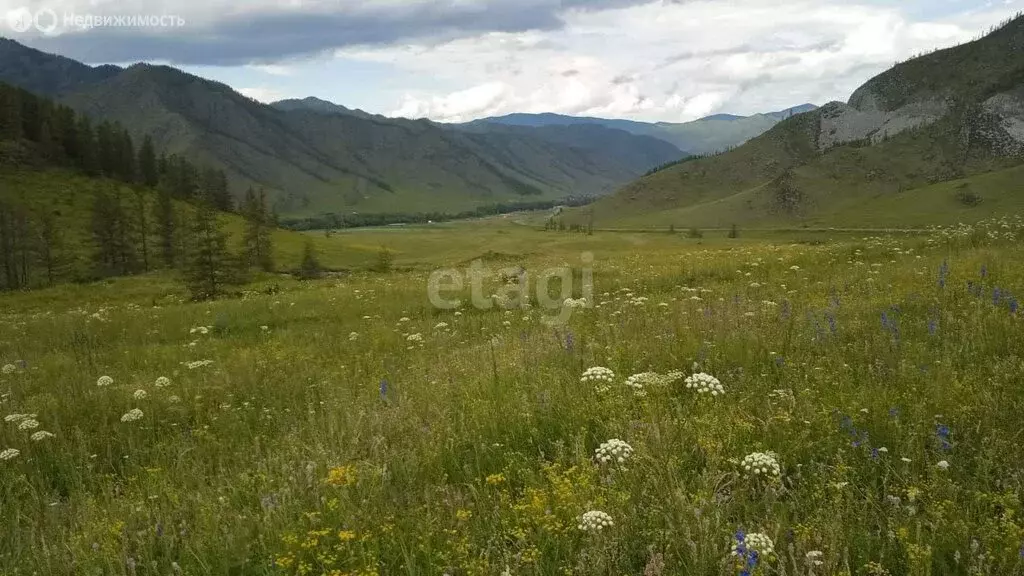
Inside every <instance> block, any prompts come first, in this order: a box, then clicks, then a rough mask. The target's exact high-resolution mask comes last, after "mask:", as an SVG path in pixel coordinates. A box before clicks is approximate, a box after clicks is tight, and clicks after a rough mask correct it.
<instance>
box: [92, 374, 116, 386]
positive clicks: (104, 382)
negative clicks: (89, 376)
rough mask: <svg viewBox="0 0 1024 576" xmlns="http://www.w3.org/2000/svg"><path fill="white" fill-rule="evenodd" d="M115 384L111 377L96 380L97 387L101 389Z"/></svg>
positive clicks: (101, 377)
mask: <svg viewBox="0 0 1024 576" xmlns="http://www.w3.org/2000/svg"><path fill="white" fill-rule="evenodd" d="M113 383H114V379H113V378H111V377H110V376H100V377H99V378H97V379H96V385H97V386H99V387H100V388H105V387H107V386H110V385H111V384H113Z"/></svg>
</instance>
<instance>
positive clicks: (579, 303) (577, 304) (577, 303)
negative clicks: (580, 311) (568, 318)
mask: <svg viewBox="0 0 1024 576" xmlns="http://www.w3.org/2000/svg"><path fill="white" fill-rule="evenodd" d="M562 306H565V307H566V308H586V307H587V299H586V298H579V299H576V300H574V299H572V298H566V299H565V300H564V301H562Z"/></svg>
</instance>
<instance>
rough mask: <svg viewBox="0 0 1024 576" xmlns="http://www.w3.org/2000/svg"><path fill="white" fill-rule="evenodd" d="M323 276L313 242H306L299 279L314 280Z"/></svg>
mask: <svg viewBox="0 0 1024 576" xmlns="http://www.w3.org/2000/svg"><path fill="white" fill-rule="evenodd" d="M321 275H323V270H321V268H320V259H319V258H318V257H317V255H316V248H315V247H314V246H313V241H312V240H306V244H305V245H304V246H303V248H302V263H301V264H300V266H299V278H302V279H303V280H314V279H316V278H319V277H320V276H321Z"/></svg>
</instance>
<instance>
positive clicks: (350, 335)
mask: <svg viewBox="0 0 1024 576" xmlns="http://www.w3.org/2000/svg"><path fill="white" fill-rule="evenodd" d="M348 339H349V342H355V341H356V340H359V332H349V333H348Z"/></svg>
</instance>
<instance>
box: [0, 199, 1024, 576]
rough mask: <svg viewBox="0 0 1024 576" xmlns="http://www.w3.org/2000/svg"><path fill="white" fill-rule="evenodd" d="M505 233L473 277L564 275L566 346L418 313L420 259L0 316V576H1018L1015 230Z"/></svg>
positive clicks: (504, 310)
mask: <svg viewBox="0 0 1024 576" xmlns="http://www.w3.org/2000/svg"><path fill="white" fill-rule="evenodd" d="M419 233H420V232H418V231H417V230H416V229H415V228H410V229H408V230H403V231H396V232H392V234H393V235H396V236H397V235H406V237H408V238H410V240H409V242H415V241H417V240H416V236H415V235H416V234H419ZM473 233H474V232H473V230H472V229H471V228H470V229H452V230H450V231H448V232H447V234H450V235H451V239H450V240H448V241H449V242H451V244H452V245H453V246H455V245H459V246H464V245H465V244H466V242H468V240H466V238H467V237H468V236H469V235H472V234H473ZM352 234H353V235H355V234H359V233H358V232H354V233H352ZM509 234H520V235H522V236H523V237H529V238H530V239H531V240H532V241H531V243H530V251H529V252H524V253H520V254H511V255H510V254H507V253H503V254H502V253H498V254H496V253H494V252H485V251H483V250H481V251H480V256H479V258H481V259H484V260H485V261H486V260H490V262H489V263H490V264H491V266H492V267H493V268H495V269H497V268H501V267H502V266H504V265H511V266H522V269H523V270H526V271H531V270H537V269H544V268H550V267H556V266H559V265H561V264H563V263H565V265H566V266H569V267H570V268H572V270H573V272H574V273H573V274H572V275H571V276H569V278H572V279H575V278H579V277H580V274H579V270H577V269H576V268H575V267H576V266H578V265H579V264H578V263H579V261H580V253H581V252H583V251H587V252H589V253H592V254H593V263H592V274H593V293H592V294H591V295H590V296H589V299H586V298H587V297H586V296H585V295H584V294H583V293H582V292H580V290H579V287H578V286H576V285H569V286H556V285H555V284H554V283H553V284H552V285H551V286H550V288H551V290H552V291H555V290H556V289H557V288H559V287H561V288H566V289H567V290H566V291H565V292H564V293H562V296H565V298H564V299H563V300H562V302H563V303H562V306H564V307H567V308H568V309H569V310H568V312H570V313H567V314H565V315H564V316H565V318H566V321H565V322H563V323H551V322H549V321H545V320H546V319H548V318H550V316H551V315H552V311H551V310H544V309H543V308H542V307H541V306H539V305H538V303H537V301H536V298H535V296H533V294H534V293H535V292H527V294H529V295H530V296H529V297H528V298H526V299H524V300H523V301H517V302H513V303H510V302H507V301H500V302H496V303H495V304H494V305H493V306H479V305H473V304H472V300H471V299H470V298H469V290H470V286H468V285H467V286H463V290H462V297H461V300H462V305H461V306H452V307H447V308H438V307H435V306H433V305H432V304H431V302H430V298H429V296H428V291H427V285H428V283H429V278H430V275H431V273H432V271H433V270H434V269H436V268H437V267H441V266H456V265H459V266H461V265H464V264H465V260H464V258H463V255H461V254H460V255H458V256H452V255H451V254H449V253H446V252H445V251H444V250H442V249H440V246H441V243H442V242H443V241H444V240H443V239H442V238H440V237H439V236H438V235H437V234H434V233H432V236H431V237H430V241H431V242H432V243H433V244H432V247H433V248H434V249H436V253H435V255H434V256H431V258H433V260H427V259H424V260H419V261H416V262H413V261H408V262H404V263H403V261H402V252H401V250H398V251H396V253H397V255H398V260H397V263H396V266H395V267H394V268H393V269H391V270H389V271H378V272H372V271H359V270H355V271H351V272H350V273H348V274H339V275H335V276H334V277H331V278H328V279H324V280H319V281H310V282H299V281H291V280H287V279H274V280H267V282H273V283H274V284H275V289H273V290H263V289H261V287H260V286H259V285H256V286H254V287H253V288H252V289H251V290H250V291H249V292H246V293H244V294H242V295H241V296H240V297H237V298H231V299H224V300H220V301H215V302H207V303H192V302H189V301H187V299H186V298H184V297H183V295H182V294H181V293H180V288H178V287H177V286H176V285H175V284H174V283H173V282H170V281H165V280H162V279H160V278H159V277H156V278H152V277H138V278H125V279H118V280H116V281H113V282H112V283H111V284H98V285H93V286H85V287H66V288H54V289H50V290H49V291H45V292H43V293H42V294H40V293H30V294H12V295H9V296H5V297H4V298H3V301H2V302H3V306H2V308H0V310H2V312H0V365H2V370H0V414H2V416H3V421H2V422H0V523H2V530H0V574H3V575H5V576H15V575H17V576H22V575H24V576H27V575H46V576H49V575H65V574H67V575H72V574H74V575H78V574H82V575H115V574H116V575H121V574H127V575H132V576H142V575H147V576H150V575H151V576H157V575H159V576H167V575H172V576H173V575H206V574H217V575H222V574H231V575H249V574H253V575H289V576H291V575H296V576H371V575H379V576H391V575H410V576H411V575H441V574H446V575H451V576H458V575H466V576H478V575H479V576H484V575H538V576H539V575H573V574H579V575H591V574H592V575H608V576H612V575H614V576H623V575H638V576H639V575H644V576H658V575H722V574H727V575H728V574H732V575H789V576H797V575H808V576H810V575H850V576H853V575H873V576H877V575H885V574H891V575H904V574H906V575H930V574H934V575H947V574H965V575H966V574H970V575H975V574H978V575H980V574H992V575H1001V574H1024V512H1022V507H1024V502H1022V498H1024V447H1022V442H1021V434H1022V422H1024V319H1022V316H1021V311H1020V310H1019V302H1018V297H1019V296H1018V295H1020V296H1024V246H1022V244H1021V241H1022V239H1024V221H1022V220H1021V219H1018V218H1006V219H1002V220H992V221H987V222H982V223H979V224H975V225H970V226H967V225H963V226H958V227H951V228H936V229H932V230H928V231H918V232H915V233H901V234H894V235H887V234H882V233H855V232H849V233H838V232H837V233H835V234H829V233H823V234H820V235H819V236H817V237H814V238H811V237H810V236H801V235H799V234H797V233H793V234H781V233H780V234H774V235H766V236H765V237H763V238H757V237H755V236H754V235H753V234H752V235H751V237H746V236H745V235H741V237H740V238H735V239H727V238H724V235H723V238H720V239H715V238H707V237H706V238H704V239H691V238H683V237H681V236H677V235H669V234H664V233H659V234H651V233H648V234H633V235H630V234H625V233H620V234H616V233H610V232H609V233H602V232H598V233H596V234H594V235H593V236H585V235H580V236H579V237H578V239H575V240H573V241H572V242H567V241H564V240H562V239H561V238H562V236H558V238H559V239H558V240H557V241H555V240H552V239H553V238H555V235H553V234H551V235H549V234H546V233H543V232H540V231H533V230H530V231H512V232H509ZM338 236H339V237H341V238H342V239H343V240H344V239H345V238H344V237H345V236H346V235H345V234H339V235H338ZM486 281H487V282H488V283H489V284H488V289H489V291H493V290H497V289H498V288H499V287H500V285H501V284H502V283H503V282H504V281H505V280H504V279H503V278H501V277H500V276H498V275H497V274H496V275H495V276H494V277H492V278H489V279H486ZM488 293H490V292H488ZM458 295H459V293H458V292H456V293H455V294H454V296H451V295H450V296H448V298H449V299H454V298H456V297H457V296H458ZM566 299H568V300H569V302H565V300H566Z"/></svg>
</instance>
